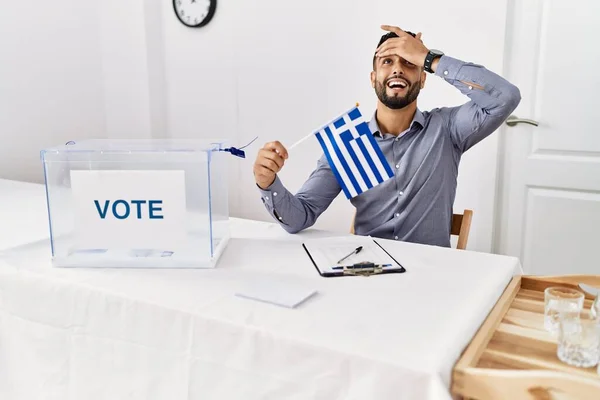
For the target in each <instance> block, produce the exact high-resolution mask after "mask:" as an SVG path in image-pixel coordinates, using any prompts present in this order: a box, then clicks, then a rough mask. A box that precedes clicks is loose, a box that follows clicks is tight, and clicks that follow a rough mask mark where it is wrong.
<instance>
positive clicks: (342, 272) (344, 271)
mask: <svg viewBox="0 0 600 400" xmlns="http://www.w3.org/2000/svg"><path fill="white" fill-rule="evenodd" d="M328 240H332V242H331V243H328ZM335 240H336V239H335V238H334V239H319V240H318V242H315V246H316V245H317V244H316V243H318V246H322V247H323V248H324V249H322V250H326V248H327V246H328V244H330V245H331V248H333V249H337V247H338V246H340V247H342V248H343V249H344V251H346V252H347V250H348V249H352V246H355V245H357V244H360V245H362V247H367V248H368V249H369V250H370V252H369V254H367V255H366V257H367V258H369V256H371V257H372V261H371V260H362V261H360V262H351V263H343V264H344V265H337V263H334V264H336V265H329V266H326V265H321V268H320V267H319V265H318V261H317V260H315V259H316V258H317V257H316V256H315V255H314V254H311V252H310V250H309V248H308V247H310V246H307V244H306V243H302V247H303V248H304V251H306V254H307V255H308V258H309V259H310V261H311V262H312V264H313V265H314V267H315V269H316V270H317V273H318V274H319V275H321V276H322V277H324V278H330V277H337V276H371V275H382V274H394V273H395V274H397V273H404V272H406V268H404V266H403V265H402V264H400V263H399V262H398V261H397V260H396V259H395V258H394V257H392V255H391V254H390V253H388V251H387V250H386V249H384V248H383V246H381V245H380V244H379V243H378V242H377V241H376V240H374V239H372V238H369V239H367V240H364V239H363V240H361V241H360V242H359V241H356V240H347V239H346V238H341V239H337V240H338V242H336V241H335ZM375 253H379V254H375ZM333 256H334V257H335V255H333ZM318 258H320V259H321V260H319V261H320V262H321V263H323V257H322V256H321V257H318ZM329 264H331V263H329Z"/></svg>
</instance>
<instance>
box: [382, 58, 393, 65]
mask: <svg viewBox="0 0 600 400" xmlns="http://www.w3.org/2000/svg"><path fill="white" fill-rule="evenodd" d="M391 62H392V59H391V58H386V59H384V60H383V63H384V64H389V63H391Z"/></svg>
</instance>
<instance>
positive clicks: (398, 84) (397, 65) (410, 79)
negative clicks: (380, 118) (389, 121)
mask: <svg viewBox="0 0 600 400" xmlns="http://www.w3.org/2000/svg"><path fill="white" fill-rule="evenodd" d="M424 83H425V72H424V71H423V69H422V68H420V67H417V66H416V65H414V64H411V63H410V62H408V61H406V60H404V59H403V58H400V57H398V56H395V55H393V56H389V57H383V58H377V59H376V60H375V65H374V71H373V72H371V84H372V85H373V87H374V88H375V93H376V94H377V97H378V98H379V101H381V102H382V103H383V104H384V105H385V106H386V107H388V108H391V109H394V110H397V109H400V108H404V107H406V106H407V105H409V104H410V103H412V102H413V101H415V100H416V99H417V97H418V96H419V92H420V91H421V88H422V87H423V84H424Z"/></svg>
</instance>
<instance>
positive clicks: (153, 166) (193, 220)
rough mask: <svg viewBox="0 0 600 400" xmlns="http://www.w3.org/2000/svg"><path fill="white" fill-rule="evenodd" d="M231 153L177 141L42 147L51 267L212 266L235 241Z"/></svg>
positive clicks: (217, 145) (208, 143)
mask: <svg viewBox="0 0 600 400" xmlns="http://www.w3.org/2000/svg"><path fill="white" fill-rule="evenodd" d="M228 150H229V151H230V150H231V148H227V147H225V142H223V141H220V142H214V141H206V140H175V139H173V140H88V141H82V142H76V143H73V142H70V143H67V144H66V145H63V146H58V147H53V148H49V149H45V150H42V152H41V158H42V164H43V166H44V177H45V183H46V192H47V202H48V218H49V225H50V238H51V239H50V241H51V252H52V263H53V265H54V266H57V267H119V268H131V267H143V268H146V267H147V268H151V267H154V268H214V267H215V266H216V264H217V261H218V259H219V257H220V255H221V253H222V252H223V250H224V248H225V247H226V245H227V241H228V238H229V228H228V224H229V207H228V187H227V185H228V174H227V164H228V163H229V162H230V161H231V160H230V158H231V154H229V153H228V152H227V151H228Z"/></svg>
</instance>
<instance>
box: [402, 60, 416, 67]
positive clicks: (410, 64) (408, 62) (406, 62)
mask: <svg viewBox="0 0 600 400" xmlns="http://www.w3.org/2000/svg"><path fill="white" fill-rule="evenodd" d="M404 64H406V65H408V66H409V67H412V66H414V65H415V64H413V63H411V62H410V61H406V60H404Z"/></svg>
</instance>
